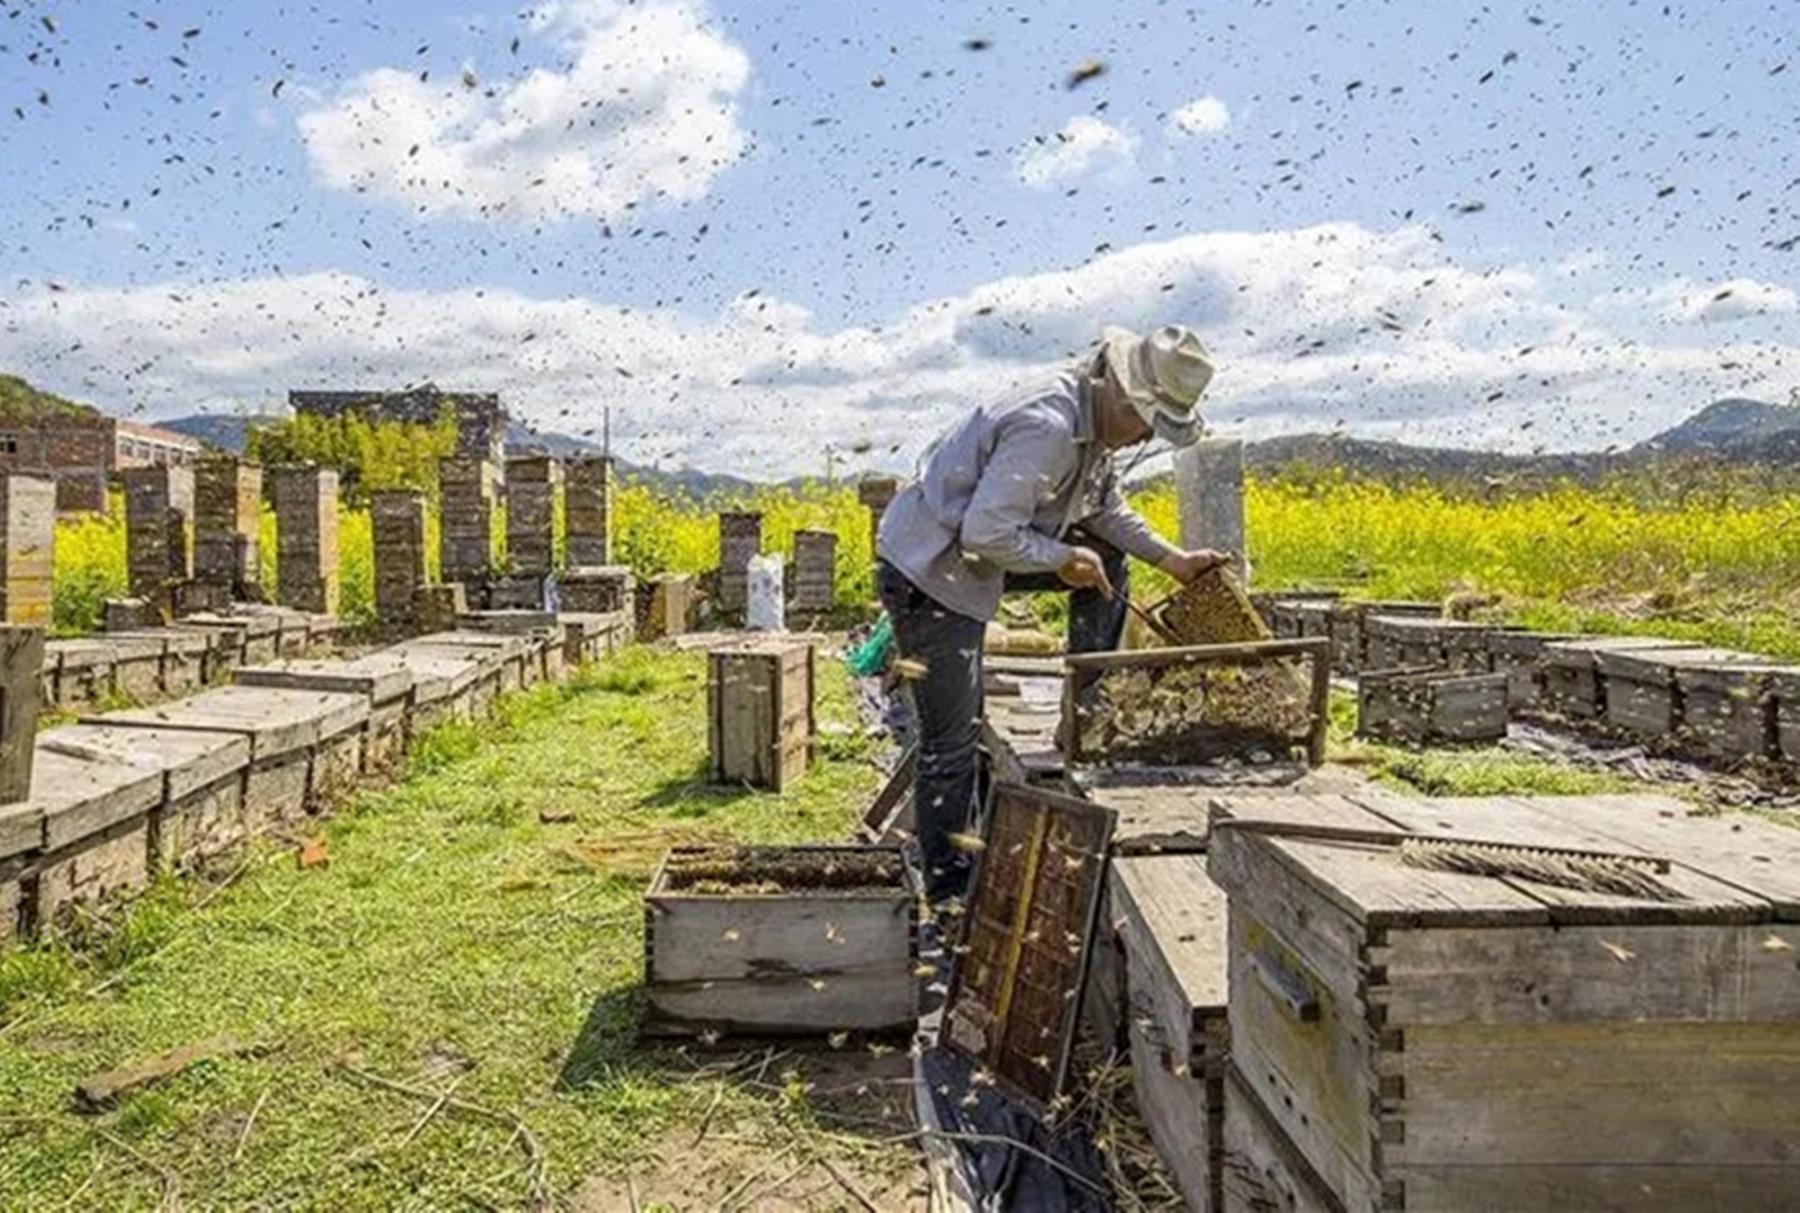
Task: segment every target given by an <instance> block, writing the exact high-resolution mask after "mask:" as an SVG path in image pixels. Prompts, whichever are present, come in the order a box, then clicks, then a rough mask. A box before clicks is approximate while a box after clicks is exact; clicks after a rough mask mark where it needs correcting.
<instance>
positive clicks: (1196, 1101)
mask: <svg viewBox="0 0 1800 1213" xmlns="http://www.w3.org/2000/svg"><path fill="white" fill-rule="evenodd" d="M1194 795H1195V796H1199V795H1200V793H1199V792H1198V791H1197V790H1196V791H1195V793H1194ZM1107 894H1108V895H1107V911H1108V916H1109V918H1110V921H1111V923H1112V924H1113V926H1114V928H1115V929H1116V931H1117V937H1118V942H1119V948H1120V951H1121V952H1122V953H1123V954H1124V968H1125V1000H1126V1014H1125V1019H1126V1032H1127V1036H1128V1038H1129V1040H1130V1047H1131V1081H1132V1087H1133V1090H1134V1092H1135V1094H1136V1096H1137V1105H1138V1110H1139V1111H1140V1112H1142V1113H1143V1116H1144V1121H1145V1124H1146V1126H1147V1127H1148V1128H1149V1130H1150V1138H1151V1141H1152V1142H1154V1143H1155V1145H1156V1151H1157V1153H1158V1154H1159V1155H1161V1156H1162V1159H1163V1161H1164V1162H1165V1163H1166V1164H1167V1165H1168V1168H1169V1170H1170V1172H1171V1173H1172V1174H1173V1175H1174V1177H1175V1181H1176V1184H1177V1186H1178V1187H1180V1189H1181V1193H1182V1196H1183V1197H1184V1198H1185V1199H1186V1201H1187V1206H1188V1208H1190V1209H1198V1210H1212V1209H1216V1208H1217V1207H1218V1200H1219V1175H1220V1169H1219V1157H1220V1150H1221V1149H1222V1147H1223V1140H1224V1113H1225V1097H1224V1090H1223V1083H1224V1074H1225V1060H1226V1057H1227V1054H1228V1049H1229V1044H1230V1041H1229V1037H1228V1035H1227V1031H1226V1022H1225V1008H1226V1001H1227V1000H1226V989H1225V981H1226V958H1225V895H1224V893H1223V892H1221V891H1220V889H1219V887H1218V886H1217V885H1215V884H1214V883H1213V882H1212V878H1211V877H1209V876H1208V875H1207V874H1206V857H1205V856H1204V855H1146V856H1140V857H1136V858H1114V859H1113V861H1112V870H1111V873H1110V874H1109V877H1108V886H1107Z"/></svg>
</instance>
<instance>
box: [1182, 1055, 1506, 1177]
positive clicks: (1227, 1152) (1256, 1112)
mask: <svg viewBox="0 0 1800 1213" xmlns="http://www.w3.org/2000/svg"><path fill="white" fill-rule="evenodd" d="M1224 1095H1225V1123H1224V1138H1223V1143H1222V1149H1221V1158H1220V1168H1219V1169H1220V1185H1219V1204H1218V1206H1217V1207H1218V1208H1219V1209H1221V1210H1223V1213H1345V1205H1344V1202H1343V1201H1341V1200H1339V1199H1338V1198H1337V1196H1336V1195H1334V1194H1333V1193H1332V1192H1331V1191H1330V1190H1329V1189H1328V1188H1326V1187H1325V1184H1324V1181H1323V1180H1322V1179H1320V1177H1319V1174H1318V1172H1317V1171H1316V1170H1315V1169H1314V1168H1313V1167H1312V1165H1311V1164H1309V1163H1308V1162H1307V1161H1306V1159H1305V1158H1304V1157H1303V1156H1302V1155H1301V1154H1300V1152H1299V1151H1298V1150H1296V1149H1295V1148H1294V1144H1293V1143H1292V1142H1290V1141H1289V1140H1288V1139H1287V1136H1286V1135H1285V1134H1284V1133H1282V1131H1281V1126H1280V1125H1278V1124H1276V1123H1275V1121H1274V1120H1273V1118H1271V1117H1270V1115H1269V1113H1268V1111H1267V1110H1266V1109H1265V1108H1264V1107H1263V1106H1262V1101H1261V1100H1260V1099H1258V1098H1257V1096H1256V1094H1255V1093H1254V1092H1253V1091H1252V1090H1251V1088H1250V1084H1249V1082H1248V1080H1246V1079H1245V1078H1244V1077H1243V1075H1241V1074H1239V1073H1237V1072H1236V1068H1235V1067H1232V1068H1231V1070H1230V1071H1228V1073H1227V1074H1226V1076H1225V1082H1224ZM1521 1207H1523V1206H1521Z"/></svg>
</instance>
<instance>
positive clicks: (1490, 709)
mask: <svg viewBox="0 0 1800 1213" xmlns="http://www.w3.org/2000/svg"><path fill="white" fill-rule="evenodd" d="M1506 701H1507V678H1506V675H1505V674H1459V673H1456V672H1454V671H1450V670H1444V669H1431V668H1425V669H1400V670H1364V671H1363V674H1362V677H1361V678H1360V679H1359V680H1358V681H1357V691H1356V731H1357V733H1358V735H1360V736H1363V737H1376V738H1382V739H1391V740H1397V741H1412V742H1428V741H1455V742H1470V741H1497V740H1499V739H1500V738H1502V737H1504V736H1506V718H1507V717H1506Z"/></svg>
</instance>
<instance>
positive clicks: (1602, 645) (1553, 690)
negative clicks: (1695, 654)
mask: <svg viewBox="0 0 1800 1213" xmlns="http://www.w3.org/2000/svg"><path fill="white" fill-rule="evenodd" d="M1693 647H1695V646H1694V645H1691V644H1687V643H1685V642H1683V641H1680V640H1665V639H1662V638H1661V637H1656V636H1584V637H1582V638H1581V639H1579V640H1564V641H1555V642H1552V643H1550V644H1547V645H1545V646H1544V654H1543V659H1542V663H1541V670H1540V672H1541V674H1542V676H1543V695H1542V697H1541V700H1540V702H1541V703H1542V705H1543V708H1544V710H1545V711H1546V712H1549V713H1552V714H1554V715H1557V716H1562V717H1565V718H1567V719H1569V720H1575V721H1582V720H1598V719H1600V718H1601V717H1602V716H1604V715H1605V713H1606V676H1605V675H1604V674H1603V673H1601V671H1600V664H1599V659H1600V654H1601V653H1632V652H1639V651H1650V650H1653V649H1679V648H1693Z"/></svg>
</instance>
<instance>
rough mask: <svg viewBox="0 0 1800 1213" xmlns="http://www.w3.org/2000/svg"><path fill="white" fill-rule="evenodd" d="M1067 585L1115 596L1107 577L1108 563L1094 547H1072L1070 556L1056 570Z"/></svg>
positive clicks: (1109, 596)
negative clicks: (1106, 563) (1104, 561)
mask: <svg viewBox="0 0 1800 1213" xmlns="http://www.w3.org/2000/svg"><path fill="white" fill-rule="evenodd" d="M1056 575H1057V576H1058V577H1060V578H1062V582H1063V584H1064V585H1066V586H1071V587H1073V588H1075V589H1077V590H1085V589H1089V588H1092V589H1096V590H1099V591H1100V592H1101V593H1102V594H1104V595H1105V596H1106V597H1108V598H1111V597H1112V596H1113V587H1112V582H1111V581H1110V580H1108V579H1107V576H1106V565H1105V564H1104V563H1103V562H1102V561H1101V559H1100V553H1098V552H1096V551H1095V550H1094V549H1093V548H1081V547H1078V548H1071V549H1070V550H1069V558H1068V559H1067V560H1065V561H1063V562H1062V567H1061V568H1060V569H1057V570H1056Z"/></svg>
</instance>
